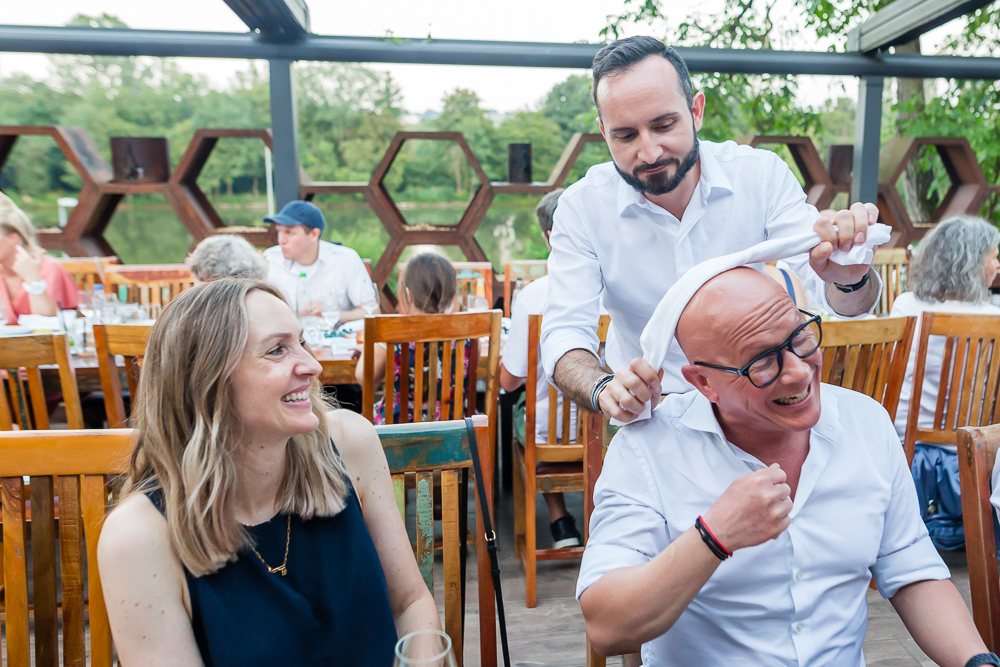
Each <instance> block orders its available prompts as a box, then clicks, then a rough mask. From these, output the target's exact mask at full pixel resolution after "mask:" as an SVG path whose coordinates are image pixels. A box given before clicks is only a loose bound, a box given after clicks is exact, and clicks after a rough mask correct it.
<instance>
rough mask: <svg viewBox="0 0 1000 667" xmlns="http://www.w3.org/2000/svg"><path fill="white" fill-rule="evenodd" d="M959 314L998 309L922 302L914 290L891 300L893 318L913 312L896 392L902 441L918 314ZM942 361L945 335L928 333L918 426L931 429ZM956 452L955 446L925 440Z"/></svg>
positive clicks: (986, 303)
mask: <svg viewBox="0 0 1000 667" xmlns="http://www.w3.org/2000/svg"><path fill="white" fill-rule="evenodd" d="M925 312H935V313H960V314H964V315H1000V308H997V307H996V306H994V305H992V304H991V303H990V302H989V301H984V302H982V303H970V302H968V301H924V300H922V299H918V298H917V295H916V294H914V293H913V292H904V293H903V294H900V295H899V296H898V297H897V298H896V300H895V301H893V302H892V312H890V313H889V314H890V315H891V316H892V317H910V316H913V315H916V317H917V328H916V330H915V333H914V335H913V338H914V340H913V347H911V348H910V359H909V361H908V362H907V363H906V377H905V378H904V379H903V389H902V391H900V392H899V407H898V408H897V409H896V433H897V435H899V439H900V440H901V441H902V439H903V436H905V435H906V419H907V416H908V415H909V413H910V397H911V396H913V370H914V365H915V364H916V359H917V348H918V347H919V346H920V319H921V318H920V316H921V313H925ZM943 360H944V338H943V337H942V336H931V338H930V339H929V340H928V341H927V357H926V360H925V361H924V384H923V390H922V391H921V394H920V414H919V415H918V416H917V426H919V427H921V428H931V427H932V426H933V424H934V410H935V408H936V407H937V398H938V383H939V382H940V381H941V363H942V361H943ZM924 444H928V445H934V446H936V447H941V448H942V449H947V450H948V451H951V452H957V451H958V447H956V446H955V445H946V444H938V443H932V442H928V443H924Z"/></svg>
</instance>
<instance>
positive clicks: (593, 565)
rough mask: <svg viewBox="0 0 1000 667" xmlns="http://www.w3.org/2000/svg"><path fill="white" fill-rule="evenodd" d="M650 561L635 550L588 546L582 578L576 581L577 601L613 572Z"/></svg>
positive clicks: (581, 567) (581, 573) (602, 545)
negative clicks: (602, 578) (598, 581)
mask: <svg viewBox="0 0 1000 667" xmlns="http://www.w3.org/2000/svg"><path fill="white" fill-rule="evenodd" d="M649 560H650V558H649V556H647V555H646V554H644V553H641V552H639V551H636V550H635V549H628V548H626V547H621V546H616V545H613V544H591V545H587V549H586V551H585V552H584V554H583V562H582V563H581V564H580V577H579V579H577V581H576V599H577V600H579V599H580V596H581V595H583V592H584V591H585V590H587V589H588V588H590V587H591V586H593V585H594V584H596V583H597V580H598V579H600V578H601V577H603V576H604V575H606V574H607V573H608V572H610V571H611V570H617V569H619V568H623V567H635V566H637V565H642V564H644V563H648V562H649Z"/></svg>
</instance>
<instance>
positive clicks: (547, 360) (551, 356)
mask: <svg viewBox="0 0 1000 667" xmlns="http://www.w3.org/2000/svg"><path fill="white" fill-rule="evenodd" d="M589 333H590V334H591V335H588V332H584V331H580V330H579V329H559V330H556V331H552V332H551V333H549V335H548V336H546V338H545V340H544V341H543V343H542V365H543V366H544V367H545V376H546V377H547V378H549V382H552V378H553V376H554V375H555V370H556V363H557V362H558V361H559V360H560V359H562V358H563V355H565V354H566V353H567V352H569V351H570V350H588V351H589V352H590V353H591V354H593V355H594V358H596V359H598V360H599V359H600V358H601V356H600V354H598V352H599V348H598V346H599V345H600V343H599V342H598V340H597V336H594V335H593V332H589Z"/></svg>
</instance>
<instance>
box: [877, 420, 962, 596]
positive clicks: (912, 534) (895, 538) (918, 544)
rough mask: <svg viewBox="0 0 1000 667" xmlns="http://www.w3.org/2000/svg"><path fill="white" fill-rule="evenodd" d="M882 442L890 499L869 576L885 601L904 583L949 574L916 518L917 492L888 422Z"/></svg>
mask: <svg viewBox="0 0 1000 667" xmlns="http://www.w3.org/2000/svg"><path fill="white" fill-rule="evenodd" d="M883 430H884V431H885V433H883V435H882V440H883V441H884V442H886V443H887V446H888V448H889V463H890V469H891V475H892V498H891V499H890V501H889V507H888V509H886V513H885V527H884V528H883V531H882V541H881V543H880V544H879V549H878V556H877V557H876V559H875V565H873V566H872V568H871V570H872V577H873V578H874V579H875V585H876V586H877V587H878V592H879V593H881V595H882V597H884V598H886V599H889V598H891V597H892V596H893V595H895V594H896V592H897V591H898V590H899V589H900V588H902V587H903V586H906V585H907V584H912V583H916V582H918V581H926V580H941V579H950V578H951V572H949V571H948V567H947V566H946V565H945V564H944V561H943V560H941V556H940V555H939V554H938V552H937V550H936V549H935V548H934V544H933V543H932V542H931V538H930V536H929V535H928V534H927V528H926V527H925V526H924V522H923V521H922V520H921V519H920V509H919V507H918V504H917V490H916V488H915V487H914V486H913V477H912V476H911V474H910V467H909V466H908V465H907V464H906V455H905V454H904V453H903V448H902V447H900V446H899V444H898V443H899V439H898V438H897V437H896V431H895V429H893V428H890V426H889V425H888V420H886V425H885V426H883Z"/></svg>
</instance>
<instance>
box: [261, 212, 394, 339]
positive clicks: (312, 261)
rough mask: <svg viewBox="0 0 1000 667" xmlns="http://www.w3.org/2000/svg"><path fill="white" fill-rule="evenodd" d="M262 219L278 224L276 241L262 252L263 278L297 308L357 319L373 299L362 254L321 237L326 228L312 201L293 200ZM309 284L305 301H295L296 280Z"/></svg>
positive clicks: (321, 215)
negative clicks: (266, 267) (264, 276)
mask: <svg viewBox="0 0 1000 667" xmlns="http://www.w3.org/2000/svg"><path fill="white" fill-rule="evenodd" d="M264 222H270V223H272V224H274V225H276V226H277V230H278V245H276V246H274V247H273V248H268V249H267V250H265V251H264V259H266V260H267V264H268V272H267V280H268V282H270V283H272V284H274V285H276V286H277V287H278V288H279V289H281V291H282V292H283V293H284V295H285V298H287V299H288V302H289V303H290V304H292V306H293V307H294V308H296V309H297V310H298V311H302V310H312V311H314V312H316V313H317V314H318V313H319V311H321V310H339V311H340V321H341V322H348V321H350V320H357V319H361V318H363V317H364V316H365V310H364V308H363V306H364V305H366V304H374V303H376V295H375V288H374V286H373V285H372V280H371V276H369V275H368V270H367V269H366V268H365V265H364V263H363V262H362V261H361V257H360V256H359V255H358V253H356V252H355V251H354V250H351V249H350V248H345V247H344V246H342V245H338V244H336V243H330V242H328V241H321V240H320V238H319V237H320V235H322V234H323V229H324V228H325V227H326V221H325V220H324V219H323V212H322V211H320V210H319V208H317V207H316V205H315V204H312V203H311V202H307V201H301V200H295V201H290V202H288V203H287V204H285V206H284V208H282V209H281V212H280V213H278V214H277V215H269V216H267V217H266V218H264ZM303 275H304V276H305V278H304V279H305V281H306V284H307V286H308V293H309V299H310V302H309V303H308V304H298V303H296V300H297V295H298V290H299V283H300V281H301V280H303Z"/></svg>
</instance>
